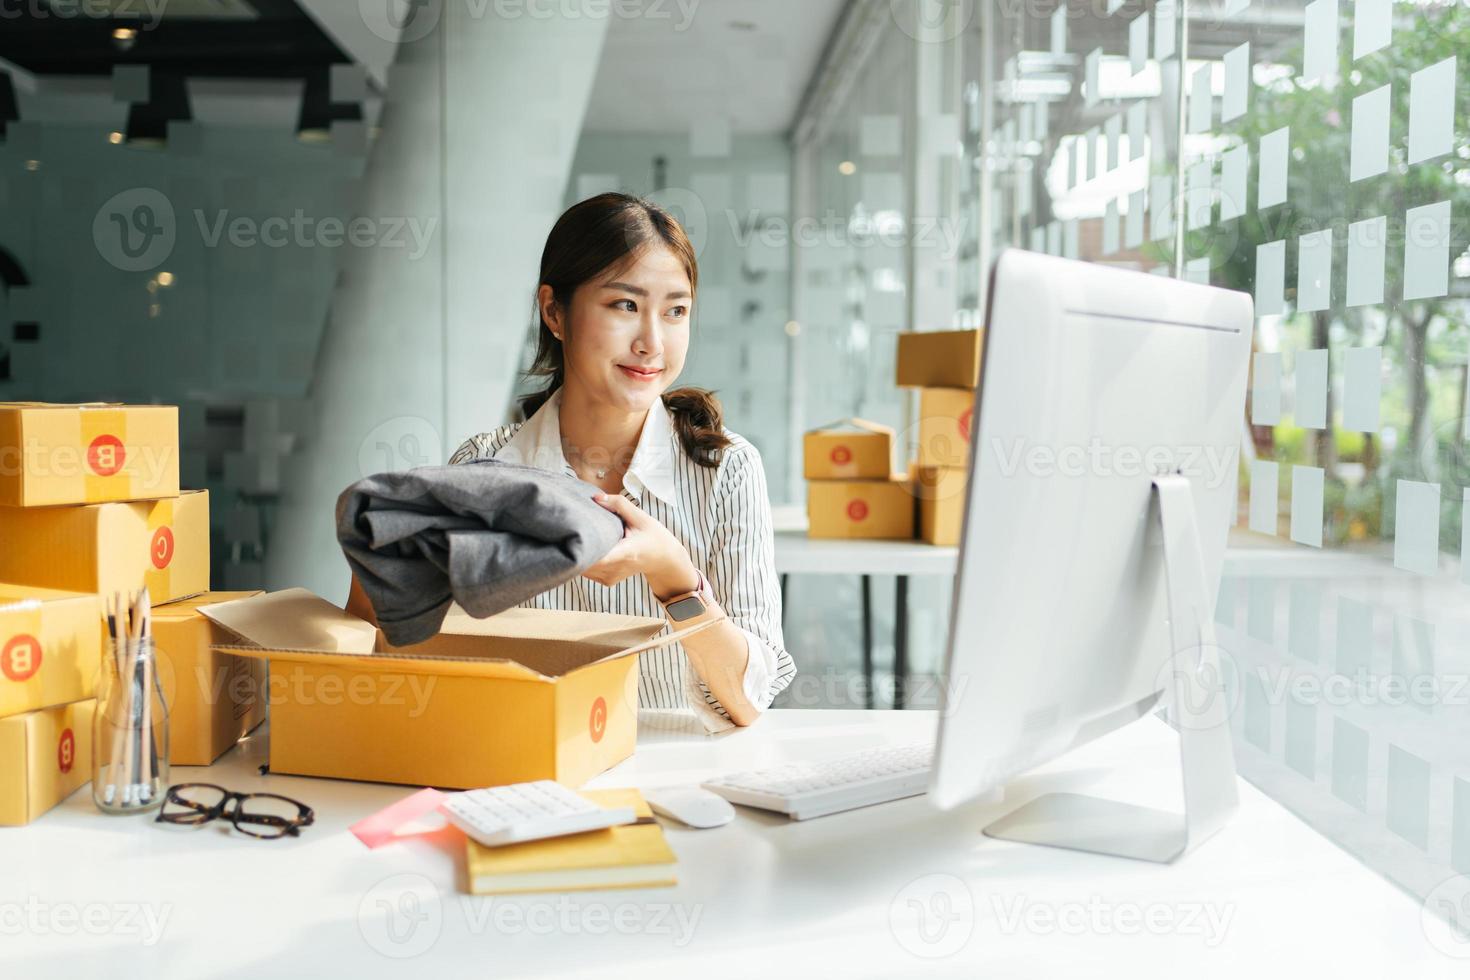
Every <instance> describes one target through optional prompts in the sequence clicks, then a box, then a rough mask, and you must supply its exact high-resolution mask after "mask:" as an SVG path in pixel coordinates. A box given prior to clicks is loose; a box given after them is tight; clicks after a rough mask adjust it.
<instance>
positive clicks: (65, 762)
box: [56, 728, 77, 773]
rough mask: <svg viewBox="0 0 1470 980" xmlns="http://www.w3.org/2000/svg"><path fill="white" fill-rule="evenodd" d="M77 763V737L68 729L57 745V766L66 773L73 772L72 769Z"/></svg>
mask: <svg viewBox="0 0 1470 980" xmlns="http://www.w3.org/2000/svg"><path fill="white" fill-rule="evenodd" d="M76 761H77V737H76V736H75V735H73V734H72V731H71V729H70V728H68V729H65V730H64V731H62V733H61V741H59V742H57V743H56V766H57V768H59V769H60V770H61V771H62V772H64V773H66V772H71V767H72V765H73V764H74V763H75V762H76Z"/></svg>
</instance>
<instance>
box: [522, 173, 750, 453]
mask: <svg viewBox="0 0 1470 980" xmlns="http://www.w3.org/2000/svg"><path fill="white" fill-rule="evenodd" d="M658 245H663V246H665V247H667V248H668V249H669V251H671V252H673V253H674V255H675V256H677V257H678V258H679V260H680V261H681V262H682V263H683V265H684V271H685V273H687V274H688V276H689V289H690V291H691V292H693V293H698V290H699V265H698V260H697V259H696V258H695V255H694V246H693V245H691V244H690V242H689V236H688V235H686V234H685V233H684V228H683V226H681V225H680V224H679V222H678V220H677V219H675V218H674V216H673V215H671V214H669V212H667V211H665V210H664V209H663V208H661V207H659V206H658V205H657V204H654V203H653V202H651V201H645V200H643V199H642V198H639V197H634V196H633V195H631V194H618V193H607V194H598V195H597V196H596V197H589V198H588V199H587V200H585V201H581V202H579V203H577V204H573V205H572V206H571V207H570V208H567V210H566V211H565V212H564V213H563V214H562V216H561V217H560V218H558V219H556V224H555V225H553V226H552V229H551V234H549V235H547V236H546V247H545V248H544V249H543V250H542V252H541V280H540V283H541V285H545V286H550V287H551V293H552V296H553V297H555V299H556V302H557V304H559V305H560V306H561V307H562V309H564V310H567V309H570V308H571V305H572V294H573V293H575V292H576V291H577V288H578V287H579V286H581V285H583V284H584V283H588V282H591V281H592V280H594V279H596V278H597V277H598V276H600V275H601V274H602V273H603V272H605V271H607V270H609V269H612V268H613V267H615V266H617V265H619V264H623V263H627V262H629V261H630V260H632V259H634V258H636V257H637V256H639V255H641V254H642V253H643V252H644V250H646V249H648V248H649V247H652V246H658ZM536 320H537V323H538V327H537V332H536V359H535V360H534V361H533V362H532V363H531V368H530V370H529V371H527V372H526V377H528V378H530V377H549V378H550V379H551V380H550V382H549V383H548V384H547V385H546V387H545V388H543V389H542V390H541V391H538V392H534V393H533V394H530V395H527V396H526V397H525V398H522V399H521V411H522V412H524V413H525V416H526V418H530V417H531V416H532V415H533V414H535V412H536V410H537V409H538V408H540V407H541V406H542V405H543V404H545V402H546V399H548V398H550V397H551V395H552V393H553V392H555V391H556V389H558V388H560V387H561V386H562V384H563V383H564V382H565V381H566V358H565V352H564V351H563V350H562V342H561V341H560V340H557V339H556V335H555V334H553V333H552V332H551V328H550V327H549V326H547V324H546V319H545V318H544V317H543V316H541V307H540V303H539V302H538V303H537V306H536ZM663 402H664V406H665V407H666V408H668V410H669V413H670V415H671V417H672V419H673V423H674V431H675V432H676V433H677V434H678V436H679V441H680V443H682V444H683V446H684V451H685V452H686V453H688V454H689V458H690V459H692V460H694V461H695V462H696V463H698V464H700V465H701V466H709V467H714V466H718V465H719V462H720V455H721V453H722V452H723V451H724V449H725V448H726V447H728V446H729V445H730V439H729V437H728V436H726V435H725V433H724V430H723V414H724V413H723V409H721V407H720V401H719V399H718V398H716V397H715V395H714V392H711V391H705V390H704V389H703V388H687V387H686V388H674V389H671V390H669V391H666V392H664V394H663Z"/></svg>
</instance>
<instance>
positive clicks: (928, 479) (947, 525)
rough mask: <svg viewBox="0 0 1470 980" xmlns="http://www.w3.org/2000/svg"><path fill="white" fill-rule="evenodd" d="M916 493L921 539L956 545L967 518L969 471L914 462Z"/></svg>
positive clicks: (912, 468) (913, 473)
mask: <svg viewBox="0 0 1470 980" xmlns="http://www.w3.org/2000/svg"><path fill="white" fill-rule="evenodd" d="M910 472H911V473H912V475H913V483H914V495H915V496H917V497H918V498H919V540H921V541H927V542H928V543H929V544H939V545H948V546H951V547H953V546H955V545H958V544H959V543H960V532H961V530H962V529H963V527H964V521H965V498H966V496H967V494H966V493H965V487H966V478H967V476H968V471H966V470H963V469H954V468H952V467H948V466H919V465H918V464H914V466H913V467H911V470H910Z"/></svg>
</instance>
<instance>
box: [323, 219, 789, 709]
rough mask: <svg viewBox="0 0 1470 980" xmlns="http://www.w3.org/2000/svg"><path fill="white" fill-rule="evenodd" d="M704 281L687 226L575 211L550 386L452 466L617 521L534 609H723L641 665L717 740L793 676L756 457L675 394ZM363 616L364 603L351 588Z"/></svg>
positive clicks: (708, 410)
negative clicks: (589, 497) (552, 490)
mask: <svg viewBox="0 0 1470 980" xmlns="http://www.w3.org/2000/svg"><path fill="white" fill-rule="evenodd" d="M698 279H699V271H698V268H697V265H696V259H695V255H694V248H693V246H692V245H691V244H690V242H689V239H688V237H687V236H686V234H685V233H684V229H683V228H682V227H680V225H679V223H678V222H677V221H676V220H675V219H674V218H673V216H672V215H670V214H669V213H668V212H666V211H664V210H663V209H662V208H660V207H658V206H657V205H654V204H651V203H649V202H647V201H643V200H641V199H639V198H636V197H632V196H629V195H626V194H600V195H598V196H597V197H593V198H589V199H588V200H585V201H582V202H581V203H580V204H576V205H574V206H572V207H571V208H570V209H568V210H567V211H566V213H565V214H563V215H562V216H561V218H559V219H558V220H557V222H556V225H555V227H553V228H552V230H551V234H550V236H549V237H548V238H547V240H546V247H545V249H544V250H543V251H542V253H541V285H540V288H539V289H538V291H537V297H536V305H537V310H538V313H539V318H540V327H539V333H538V338H537V348H536V359H535V361H534V363H533V365H532V367H531V372H530V373H531V374H532V375H538V376H547V377H549V379H550V381H549V383H548V384H547V386H546V388H545V389H544V390H542V391H540V392H537V393H536V394H534V395H531V396H530V397H528V398H526V399H524V400H523V401H522V403H521V405H522V409H523V411H524V413H525V415H526V418H527V421H526V422H525V423H517V424H512V425H506V426H501V427H500V428H498V429H495V430H494V431H492V432H485V433H481V434H480V435H477V436H474V437H472V438H470V439H468V440H466V441H465V443H464V444H463V445H461V446H460V447H459V449H458V450H457V451H456V452H455V453H454V455H453V457H451V459H450V462H451V463H465V462H470V461H473V460H478V459H486V458H492V457H493V458H498V459H507V460H512V461H514V462H519V463H526V464H530V465H533V466H538V467H540V468H542V469H547V470H551V471H555V472H566V473H569V474H573V475H575V476H577V477H580V478H581V479H583V480H585V481H587V482H588V483H591V484H594V485H596V486H597V487H599V488H600V489H601V490H602V493H601V494H599V495H597V496H596V497H595V498H594V499H596V500H597V501H598V503H600V504H602V506H604V507H606V508H607V509H608V510H610V511H612V512H613V513H614V514H616V515H618V516H619V517H620V518H622V520H623V524H624V526H625V532H624V536H623V539H622V541H620V542H619V543H618V544H617V545H615V546H614V547H613V549H612V550H611V551H610V552H608V554H607V555H606V556H604V557H603V558H602V560H601V561H599V562H598V563H597V564H596V565H594V566H592V567H591V568H590V569H588V570H587V572H586V573H585V574H584V575H583V576H582V577H581V578H578V579H574V580H572V581H569V582H566V583H564V584H563V585H561V586H559V587H557V588H555V589H551V590H549V591H547V592H544V593H542V594H541V595H538V596H536V597H534V598H533V599H531V600H530V601H528V602H526V603H524V605H528V606H534V607H537V608H542V609H570V610H578V611H591V612H610V613H627V614H633V615H643V616H660V615H665V604H669V605H672V604H673V603H675V602H678V601H679V600H681V599H683V598H685V597H687V596H688V595H690V594H691V593H692V594H694V595H697V596H698V597H699V598H700V600H701V602H702V604H703V606H704V607H705V608H706V613H704V614H701V615H699V616H698V617H697V620H698V621H702V620H703V619H704V618H706V616H717V615H718V614H719V613H720V611H721V610H723V612H724V613H725V615H726V616H727V617H728V618H727V619H726V620H725V621H724V622H721V623H718V624H717V625H715V626H711V627H709V628H708V629H705V630H703V631H701V632H699V633H696V634H693V635H691V636H690V637H689V638H688V639H687V640H686V641H685V642H683V643H682V644H670V645H669V646H666V647H662V648H660V649H657V650H653V651H649V652H646V653H643V654H641V655H640V669H639V675H640V676H639V688H638V700H639V705H640V707H644V708H679V707H686V706H687V707H689V708H691V709H692V710H694V712H695V713H696V714H698V715H699V716H700V718H701V719H702V720H703V721H704V723H705V727H706V728H708V729H709V730H711V731H718V730H721V729H725V728H729V727H731V726H732V725H749V724H750V723H751V722H753V721H755V720H756V719H757V718H758V717H760V713H761V712H762V711H764V710H765V709H766V708H767V707H769V706H770V703H771V700H772V699H773V698H774V697H775V696H776V694H777V693H778V692H779V691H781V689H782V688H784V687H785V686H786V685H787V684H789V683H790V682H791V678H792V677H793V676H794V675H795V673H796V666H795V664H794V663H793V662H792V660H791V656H790V655H789V654H788V653H787V652H786V650H785V647H784V643H783V640H782V636H781V593H780V588H779V586H778V584H777V578H776V570H775V565H774V558H773V542H772V532H771V512H770V501H769V500H768V498H767V495H766V477H765V470H764V468H763V467H762V465H761V458H760V453H759V452H757V451H756V449H755V447H754V446H752V445H751V444H750V443H749V442H747V441H745V439H743V438H741V437H740V436H738V435H736V434H735V433H733V432H731V431H730V430H728V429H726V428H725V427H724V426H723V425H722V423H721V409H720V404H719V402H718V401H717V400H716V399H715V397H714V395H713V394H711V393H710V392H707V391H702V390H700V389H697V388H679V389H677V390H672V391H671V390H669V389H670V386H671V385H672V384H673V383H674V380H675V379H676V378H677V377H678V376H679V372H680V370H682V369H683V367H684V361H685V358H686V356H687V355H688V352H689V343H690V337H689V316H690V308H691V306H692V305H693V303H694V295H695V290H696V287H697V286H698ZM350 605H355V606H356V607H357V608H358V609H361V607H362V606H363V605H365V600H364V598H363V596H362V595H361V590H360V588H359V587H358V586H357V583H356V582H355V581H354V583H353V601H352V603H350ZM699 605H700V603H683V604H681V606H680V607H679V608H678V609H676V611H675V612H674V614H673V615H674V616H675V617H677V616H679V615H681V614H684V613H685V612H686V611H687V610H688V609H689V608H691V607H692V608H694V609H698V607H699ZM689 624H690V621H689V620H680V621H677V626H678V627H679V628H682V627H683V626H686V625H689Z"/></svg>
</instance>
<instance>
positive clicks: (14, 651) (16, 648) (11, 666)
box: [0, 633, 41, 681]
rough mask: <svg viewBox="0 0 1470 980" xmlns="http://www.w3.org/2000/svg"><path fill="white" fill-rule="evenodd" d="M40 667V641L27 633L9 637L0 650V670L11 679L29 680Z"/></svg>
mask: <svg viewBox="0 0 1470 980" xmlns="http://www.w3.org/2000/svg"><path fill="white" fill-rule="evenodd" d="M40 669H41V641H40V640H38V639H36V638H35V637H34V636H31V635H30V634H29V633H19V634H17V635H15V636H12V637H11V638H10V642H8V643H6V644H5V649H3V650H0V672H4V674H5V676H6V677H8V678H10V679H11V680H13V681H26V680H30V679H31V677H32V676H33V675H34V674H35V673H36V671H38V670H40Z"/></svg>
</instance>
